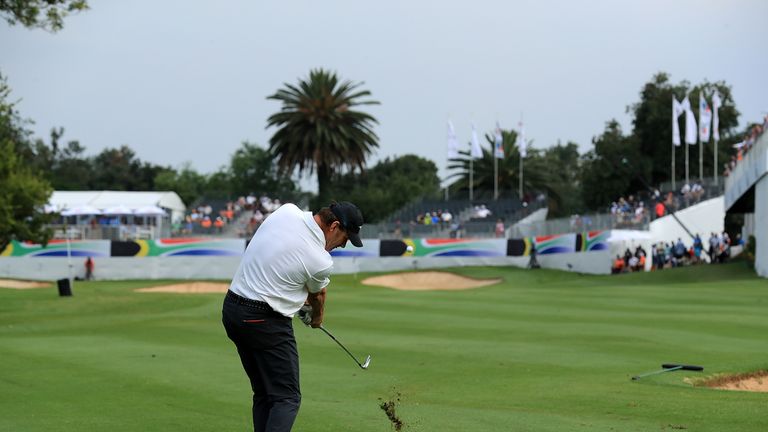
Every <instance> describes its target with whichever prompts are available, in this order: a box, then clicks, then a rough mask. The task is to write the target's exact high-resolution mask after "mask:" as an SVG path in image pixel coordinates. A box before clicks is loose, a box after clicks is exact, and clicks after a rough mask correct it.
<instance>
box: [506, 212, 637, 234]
mask: <svg viewBox="0 0 768 432" xmlns="http://www.w3.org/2000/svg"><path fill="white" fill-rule="evenodd" d="M650 222H651V216H650V214H649V213H647V212H646V213H643V214H641V215H639V216H638V215H622V214H618V215H614V214H611V213H601V214H589V215H574V216H571V217H567V218H559V219H550V220H545V221H538V222H531V223H527V224H518V225H516V226H514V227H512V229H511V230H510V234H509V235H510V237H512V238H520V237H532V236H544V235H554V234H565V233H572V232H583V231H600V230H609V229H632V230H648V226H649V224H650Z"/></svg>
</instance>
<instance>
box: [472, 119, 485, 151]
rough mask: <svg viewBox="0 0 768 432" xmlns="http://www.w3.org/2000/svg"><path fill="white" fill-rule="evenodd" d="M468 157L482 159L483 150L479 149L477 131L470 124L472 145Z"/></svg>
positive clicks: (473, 125)
mask: <svg viewBox="0 0 768 432" xmlns="http://www.w3.org/2000/svg"><path fill="white" fill-rule="evenodd" d="M469 155H470V157H472V158H481V157H483V149H482V148H480V141H479V140H478V139H477V129H475V124H474V123H472V144H471V147H470V151H469Z"/></svg>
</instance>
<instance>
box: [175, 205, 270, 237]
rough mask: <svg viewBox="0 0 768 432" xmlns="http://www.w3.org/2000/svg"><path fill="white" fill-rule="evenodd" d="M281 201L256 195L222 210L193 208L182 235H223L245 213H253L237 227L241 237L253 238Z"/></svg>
mask: <svg viewBox="0 0 768 432" xmlns="http://www.w3.org/2000/svg"><path fill="white" fill-rule="evenodd" d="M281 205H282V204H281V202H280V200H279V199H274V200H273V199H271V198H269V197H267V196H261V197H260V198H257V197H256V196H254V195H248V196H241V197H239V198H238V199H237V200H235V201H227V202H226V203H224V204H223V205H221V206H220V208H215V207H214V206H212V205H210V204H207V203H203V204H200V205H198V206H197V207H196V208H193V209H192V210H191V211H190V213H189V214H187V215H186V216H185V218H184V225H183V226H182V228H181V232H180V234H181V235H192V234H221V233H222V232H223V231H224V229H225V228H226V227H227V226H228V225H231V224H233V223H234V222H235V220H236V219H238V217H239V216H240V214H241V213H242V212H243V211H252V212H253V214H252V216H251V217H250V218H249V219H248V220H247V222H245V223H244V224H242V226H238V227H237V234H238V236H240V237H251V236H252V235H253V233H254V232H256V230H257V229H258V227H259V225H261V223H262V222H264V219H266V217H267V216H268V215H269V214H270V213H272V212H273V211H275V210H277V209H278V208H279V207H280V206H281Z"/></svg>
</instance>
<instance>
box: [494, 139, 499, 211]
mask: <svg viewBox="0 0 768 432" xmlns="http://www.w3.org/2000/svg"><path fill="white" fill-rule="evenodd" d="M495 152H496V150H495V148H494V153H495ZM497 199H499V158H497V157H496V154H494V155H493V200H494V201H496V200H497Z"/></svg>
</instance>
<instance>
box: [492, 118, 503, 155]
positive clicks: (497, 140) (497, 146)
mask: <svg viewBox="0 0 768 432" xmlns="http://www.w3.org/2000/svg"><path fill="white" fill-rule="evenodd" d="M503 142H504V139H503V138H502V137H501V126H499V122H496V131H495V134H494V137H493V146H494V151H493V155H494V156H495V157H496V159H504V145H503Z"/></svg>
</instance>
